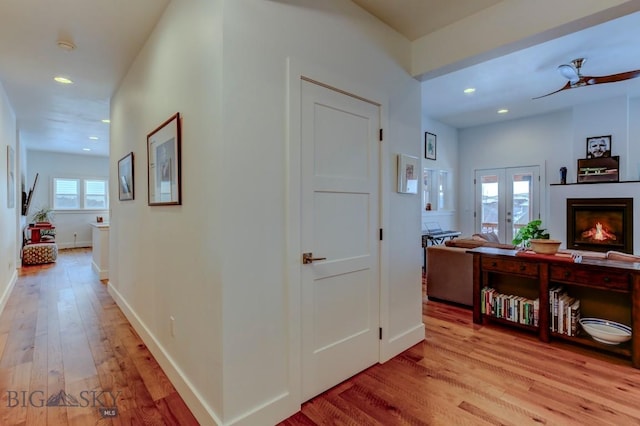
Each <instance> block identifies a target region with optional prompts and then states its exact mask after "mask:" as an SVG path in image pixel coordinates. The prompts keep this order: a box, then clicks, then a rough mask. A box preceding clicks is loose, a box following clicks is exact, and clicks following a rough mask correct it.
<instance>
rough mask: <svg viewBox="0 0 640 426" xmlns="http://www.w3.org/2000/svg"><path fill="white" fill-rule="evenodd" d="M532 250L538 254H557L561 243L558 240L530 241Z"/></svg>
mask: <svg viewBox="0 0 640 426" xmlns="http://www.w3.org/2000/svg"><path fill="white" fill-rule="evenodd" d="M529 243H530V244H531V250H533V251H535V252H536V253H538V254H555V253H556V252H557V251H558V247H560V243H561V241H558V240H537V239H533V240H529Z"/></svg>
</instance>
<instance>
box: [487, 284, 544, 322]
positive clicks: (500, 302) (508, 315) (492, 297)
mask: <svg viewBox="0 0 640 426" xmlns="http://www.w3.org/2000/svg"><path fill="white" fill-rule="evenodd" d="M480 300H481V306H480V313H482V314H484V315H488V316H491V317H495V318H501V319H505V320H507V321H512V322H515V323H519V324H525V325H531V326H537V325H538V307H539V304H540V302H539V300H538V299H536V300H532V299H527V298H526V297H522V296H517V295H513V294H502V293H498V292H497V291H496V290H495V289H494V288H491V287H484V288H483V289H482V290H481V292H480Z"/></svg>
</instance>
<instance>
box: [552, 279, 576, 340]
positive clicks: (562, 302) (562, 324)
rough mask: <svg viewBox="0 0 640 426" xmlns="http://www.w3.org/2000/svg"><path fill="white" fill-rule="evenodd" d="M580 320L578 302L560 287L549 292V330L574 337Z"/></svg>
mask: <svg viewBox="0 0 640 426" xmlns="http://www.w3.org/2000/svg"><path fill="white" fill-rule="evenodd" d="M579 319H580V300H578V299H576V298H574V297H571V296H570V295H569V294H568V293H567V292H566V291H565V290H564V288H563V287H562V286H556V287H552V288H551V289H550V290H549V329H550V330H551V331H552V332H554V333H558V334H565V335H567V336H575V335H577V332H578V320H579Z"/></svg>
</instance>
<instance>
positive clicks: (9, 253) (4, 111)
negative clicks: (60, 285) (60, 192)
mask: <svg viewBox="0 0 640 426" xmlns="http://www.w3.org/2000/svg"><path fill="white" fill-rule="evenodd" d="M0 141H2V143H1V144H0V236H2V237H1V238H0V259H2V262H0V312H2V309H3V308H4V304H5V303H6V301H7V298H8V297H9V292H10V290H11V289H12V288H13V285H14V284H15V282H16V279H17V265H18V264H19V261H20V257H19V256H20V253H19V249H20V245H19V243H18V240H19V237H20V232H19V228H20V213H21V207H20V204H21V196H20V193H21V191H20V168H19V164H20V152H19V148H18V143H17V134H16V117H15V113H14V112H13V108H12V107H11V104H10V103H9V99H8V98H7V94H6V92H5V91H4V87H2V84H0ZM8 147H11V149H13V153H14V165H13V173H14V179H13V194H14V199H13V204H14V207H11V208H9V207H8V191H9V186H8V185H10V183H9V182H10V179H9V178H8V175H7V168H8V161H7V156H8V154H7V152H8Z"/></svg>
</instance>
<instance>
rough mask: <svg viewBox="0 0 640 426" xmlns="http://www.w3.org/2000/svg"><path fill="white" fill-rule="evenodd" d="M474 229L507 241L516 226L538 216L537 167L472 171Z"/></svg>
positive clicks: (518, 226) (508, 241) (519, 226)
mask: <svg viewBox="0 0 640 426" xmlns="http://www.w3.org/2000/svg"><path fill="white" fill-rule="evenodd" d="M474 183H475V194H476V196H475V199H476V201H475V205H476V208H475V232H478V233H480V232H482V233H488V232H494V233H496V234H497V235H498V238H499V239H500V241H501V242H503V243H510V242H511V240H513V237H514V236H515V235H516V234H517V232H518V229H520V228H521V227H523V226H525V225H526V224H527V223H529V222H530V221H531V220H533V219H539V218H540V166H525V167H507V168H499V169H486V170H476V171H475V179H474Z"/></svg>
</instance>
